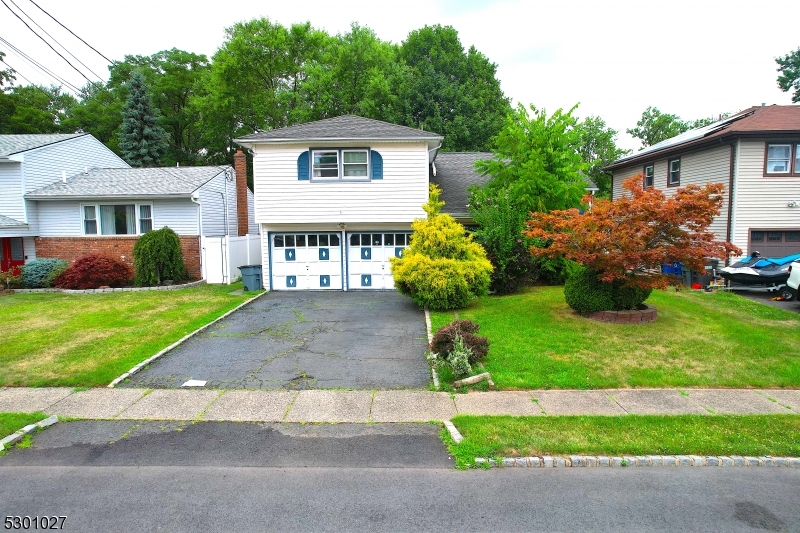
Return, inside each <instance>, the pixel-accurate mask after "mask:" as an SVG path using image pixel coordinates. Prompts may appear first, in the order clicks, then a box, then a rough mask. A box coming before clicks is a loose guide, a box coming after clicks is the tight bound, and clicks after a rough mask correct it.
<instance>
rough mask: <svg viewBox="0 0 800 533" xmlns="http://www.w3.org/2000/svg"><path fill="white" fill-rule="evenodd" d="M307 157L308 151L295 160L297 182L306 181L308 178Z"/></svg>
mask: <svg viewBox="0 0 800 533" xmlns="http://www.w3.org/2000/svg"><path fill="white" fill-rule="evenodd" d="M308 157H309V154H308V150H306V151H305V152H303V153H302V154H300V156H299V157H298V158H297V179H299V180H307V179H308V178H309V174H310V173H309V171H308Z"/></svg>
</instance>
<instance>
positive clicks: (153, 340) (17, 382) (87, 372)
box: [0, 283, 253, 387]
mask: <svg viewBox="0 0 800 533" xmlns="http://www.w3.org/2000/svg"><path fill="white" fill-rule="evenodd" d="M241 287H242V285H241V283H238V284H234V285H202V286H200V287H197V288H192V289H179V290H174V291H147V292H118V293H108V294H61V293H43V294H42V293H38V294H15V295H12V296H3V297H1V298H0V386H26V387H45V386H47V387H53V386H81V387H101V386H105V385H108V384H109V383H110V382H111V381H112V380H113V379H114V378H116V377H117V376H119V375H120V374H123V373H124V372H127V371H128V370H130V368H131V367H133V366H134V365H136V364H137V363H139V362H141V361H143V360H145V359H147V358H148V357H150V356H152V355H154V354H155V353H157V352H159V351H160V350H162V349H164V348H166V347H167V346H169V345H170V344H172V343H173V342H175V341H177V340H178V339H180V338H181V337H183V336H184V335H186V334H187V333H190V332H192V331H194V330H195V329H197V328H199V327H200V326H202V325H204V324H207V323H208V322H210V321H212V320H214V319H215V318H217V317H219V316H220V315H222V314H224V313H225V312H226V311H229V310H231V309H233V308H234V307H236V306H237V305H239V304H241V303H242V302H245V301H247V300H248V299H250V298H252V297H253V294H252V293H251V294H241V295H231V294H228V293H230V292H231V291H233V290H235V289H240V288H241Z"/></svg>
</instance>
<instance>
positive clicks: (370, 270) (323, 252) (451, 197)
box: [234, 115, 493, 290]
mask: <svg viewBox="0 0 800 533" xmlns="http://www.w3.org/2000/svg"><path fill="white" fill-rule="evenodd" d="M443 139H444V138H443V137H442V136H441V135H438V134H436V133H432V132H427V131H422V130H417V129H414V128H408V127H405V126H398V125H396V124H390V123H388V122H382V121H379V120H372V119H367V118H363V117H358V116H353V115H344V116H340V117H336V118H330V119H325V120H319V121H316V122H309V123H306V124H300V125H296V126H289V127H287V128H281V129H276V130H272V131H268V132H259V133H254V134H252V135H248V136H246V137H242V138H240V139H235V141H236V142H237V143H238V144H240V145H242V146H244V147H246V148H249V149H250V151H251V153H252V154H253V183H254V190H255V220H256V222H257V223H258V224H260V226H261V236H262V243H261V250H262V268H263V274H264V276H263V283H264V286H265V288H267V289H270V290H302V289H323V290H324V289H329V290H353V289H366V290H374V289H393V288H394V279H393V277H392V272H391V264H390V262H389V259H390V258H391V257H393V256H395V257H400V256H401V255H402V254H403V249H404V248H405V247H406V246H408V244H409V242H408V241H409V237H410V235H411V223H412V222H413V221H414V219H416V218H422V217H424V216H425V212H424V211H423V210H422V205H423V204H424V203H425V202H426V201H427V199H428V185H429V183H435V184H437V185H439V186H440V187H441V188H442V195H441V199H442V200H444V201H445V206H444V208H443V209H442V212H444V213H449V214H451V215H452V216H453V217H454V218H456V219H457V220H458V221H459V222H461V223H463V224H465V225H470V224H472V219H471V218H470V215H469V211H468V207H467V202H468V191H467V188H468V187H469V186H471V185H482V184H484V183H485V182H486V181H487V180H488V179H489V177H488V176H483V175H480V174H479V173H477V172H476V171H475V169H474V163H475V161H476V160H478V159H487V158H491V157H493V154H491V153H488V152H458V153H445V152H442V153H439V148H440V147H441V144H442V141H443ZM234 162H235V163H234V164H235V165H236V172H237V173H238V174H242V175H244V174H245V173H246V170H247V169H246V157H245V154H244V153H237V155H236V156H235V157H234Z"/></svg>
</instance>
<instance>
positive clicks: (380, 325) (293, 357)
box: [121, 291, 430, 390]
mask: <svg viewBox="0 0 800 533" xmlns="http://www.w3.org/2000/svg"><path fill="white" fill-rule="evenodd" d="M426 345H427V341H426V332H425V318H424V315H423V313H422V311H420V310H419V308H418V307H417V306H416V305H415V304H414V303H413V302H412V301H411V300H410V299H409V298H406V297H404V296H403V295H401V294H400V293H398V292H395V291H369V292H368V291H349V292H332V291H321V292H313V291H304V292H291V291H286V292H273V293H270V294H267V295H265V296H262V297H261V298H258V299H257V300H256V301H254V302H253V303H251V304H250V305H247V306H245V307H243V308H242V309H240V310H239V311H237V312H235V313H233V314H232V315H231V316H229V317H227V318H225V319H224V320H222V321H220V322H218V323H217V324H215V325H214V326H212V327H210V328H208V329H207V330H206V331H204V332H202V333H200V334H199V335H197V336H195V337H193V338H192V339H190V340H189V341H187V342H186V343H185V344H183V345H181V346H179V347H177V348H175V349H174V350H172V351H171V352H169V353H168V354H167V355H165V356H164V357H162V358H161V359H159V360H157V361H155V362H154V363H153V364H151V365H150V366H149V368H147V369H145V370H143V371H142V372H140V373H138V374H136V375H134V376H133V377H132V378H131V379H130V380H129V381H127V382H126V383H123V384H121V386H123V387H136V388H141V387H150V388H178V387H180V386H181V384H183V383H184V382H186V381H187V380H190V379H195V380H202V381H206V382H207V384H206V386H207V387H214V388H223V389H231V388H239V389H289V390H302V389H333V388H347V389H395V388H425V387H427V386H428V383H429V382H430V371H429V370H428V365H427V363H426V361H425V356H424V354H425V349H426Z"/></svg>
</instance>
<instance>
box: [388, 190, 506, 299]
mask: <svg viewBox="0 0 800 533" xmlns="http://www.w3.org/2000/svg"><path fill="white" fill-rule="evenodd" d="M440 193H441V189H439V188H438V187H436V186H435V185H431V188H430V196H429V198H428V203H426V204H425V205H424V206H422V208H423V209H424V210H425V212H426V213H427V214H428V217H427V218H425V219H417V220H415V221H414V223H413V224H412V225H411V228H412V229H413V230H414V233H413V234H412V235H411V244H410V246H409V248H408V249H407V250H406V252H405V254H404V255H403V257H401V258H397V257H392V258H391V259H390V261H391V264H392V275H393V277H394V284H395V286H396V287H397V290H398V291H400V293H402V294H405V295H406V296H410V297H411V298H412V299H413V300H414V301H415V302H417V304H418V305H419V306H420V307H427V308H429V309H434V310H447V309H460V308H462V307H466V306H467V305H468V304H469V303H470V302H471V301H472V299H473V298H475V297H476V296H483V295H485V294H486V293H487V292H488V288H489V282H490V275H491V273H492V264H491V263H490V262H489V260H488V259H487V258H486V252H485V251H484V249H483V247H482V246H481V245H480V244H478V243H476V242H473V241H472V237H470V236H468V235H466V233H465V230H464V226H462V225H461V224H459V223H458V222H456V221H455V219H454V218H453V217H451V216H450V215H447V214H442V213H439V211H440V210H441V208H442V206H443V205H444V202H441V201H439V194H440Z"/></svg>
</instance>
